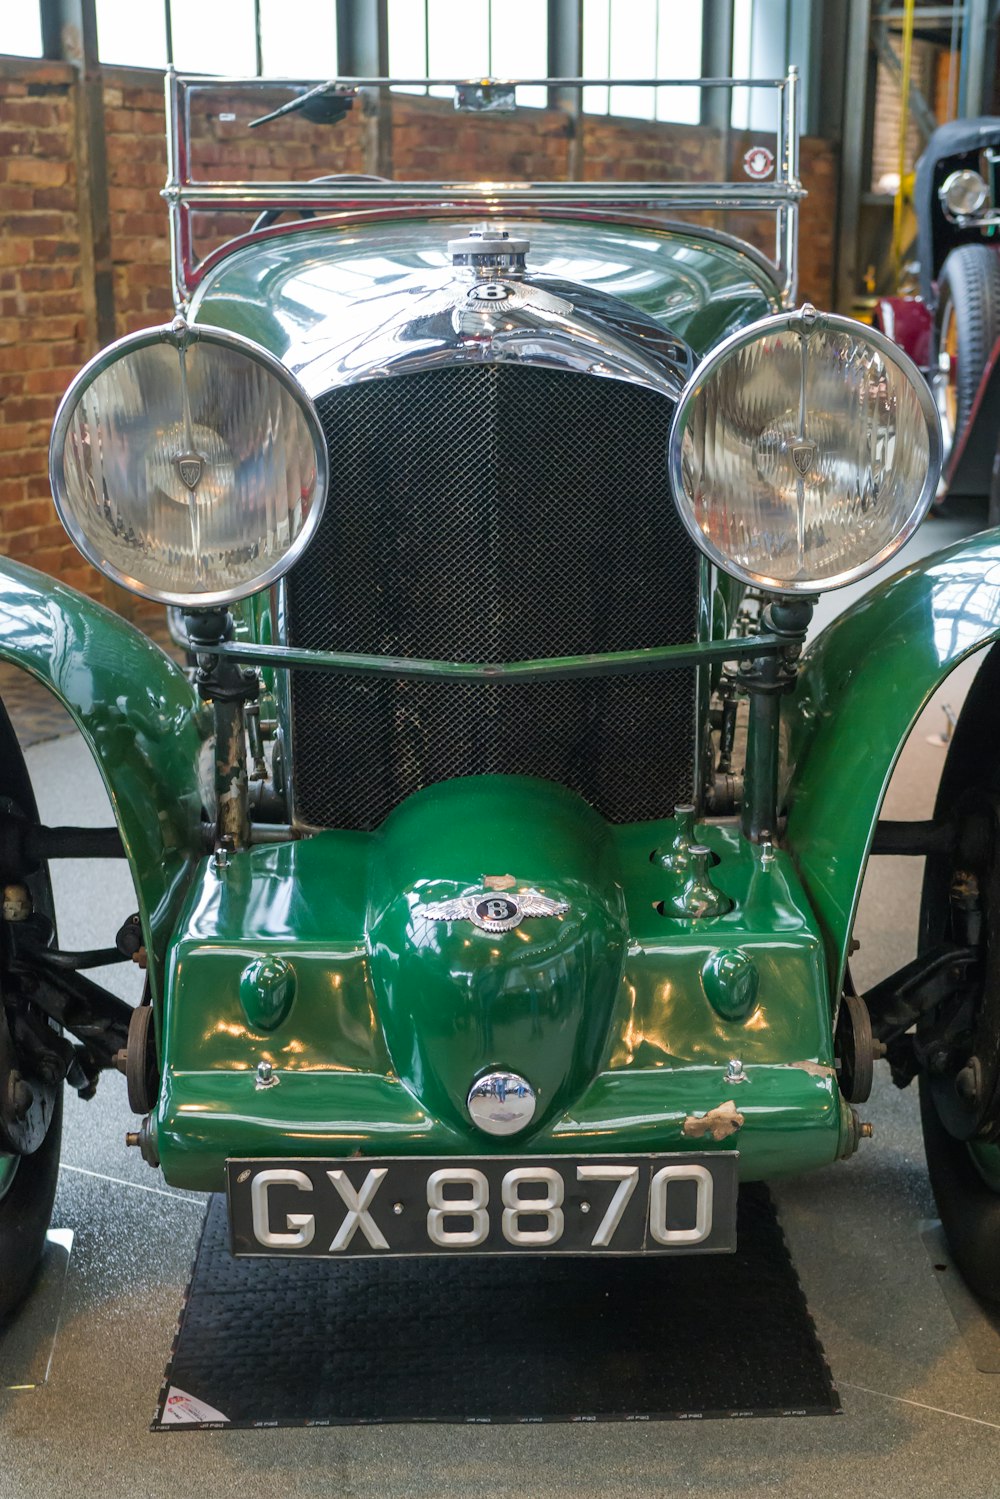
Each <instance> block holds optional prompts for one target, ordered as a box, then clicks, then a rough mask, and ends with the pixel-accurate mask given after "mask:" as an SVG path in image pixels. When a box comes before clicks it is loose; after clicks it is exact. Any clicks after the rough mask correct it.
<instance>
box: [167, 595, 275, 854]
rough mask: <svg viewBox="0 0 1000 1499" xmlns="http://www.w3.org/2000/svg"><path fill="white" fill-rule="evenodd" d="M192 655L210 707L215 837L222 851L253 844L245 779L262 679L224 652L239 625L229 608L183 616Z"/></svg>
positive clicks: (201, 692)
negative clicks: (252, 707)
mask: <svg viewBox="0 0 1000 1499" xmlns="http://www.w3.org/2000/svg"><path fill="white" fill-rule="evenodd" d="M184 629H185V630H186V632H187V637H188V641H189V642H190V646H191V650H192V651H193V652H194V654H195V657H196V659H197V662H198V671H197V675H196V677H195V684H196V686H197V688H198V693H199V695H200V696H201V698H202V699H203V700H204V701H205V702H207V703H210V704H211V706H212V718H213V724H214V729H215V804H216V818H215V835H216V848H217V849H221V850H223V851H227V850H235V849H240V848H247V847H248V846H249V843H250V787H249V780H248V777H247V721H246V709H247V705H248V703H255V702H256V701H257V698H258V695H259V692H260V679H259V678H258V676H257V673H256V672H255V671H253V670H250V671H243V670H241V668H240V667H239V665H238V664H237V663H236V662H235V661H234V660H233V659H232V658H231V657H227V656H223V655H222V654H221V652H220V647H221V646H223V645H226V644H230V643H232V641H233V637H234V633H235V626H234V624H233V616H232V615H231V614H230V613H229V611H228V610H227V609H194V610H192V611H191V612H190V613H186V614H185V615H184Z"/></svg>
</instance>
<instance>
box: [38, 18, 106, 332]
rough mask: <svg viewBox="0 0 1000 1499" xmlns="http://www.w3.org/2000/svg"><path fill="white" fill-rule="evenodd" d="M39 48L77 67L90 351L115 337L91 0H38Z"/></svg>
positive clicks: (82, 256) (100, 84)
mask: <svg viewBox="0 0 1000 1499" xmlns="http://www.w3.org/2000/svg"><path fill="white" fill-rule="evenodd" d="M41 18H42V52H43V54H44V56H45V57H48V58H52V59H55V60H57V61H59V62H68V63H70V64H71V66H72V67H73V68H74V69H75V71H76V87H75V95H74V98H75V109H74V112H73V113H74V125H75V139H74V153H75V158H76V185H77V199H78V204H79V218H80V261H81V278H82V284H81V289H82V292H83V303H84V312H85V314H86V318H87V325H88V333H89V335H90V340H91V342H92V344H93V346H94V348H95V349H98V348H103V346H104V345H105V344H108V343H110V342H111V340H112V339H113V338H114V336H115V305H114V285H113V280H112V272H111V222H110V216H109V212H108V163H107V152H106V149H105V140H104V84H103V78H102V74H101V64H100V60H99V58H98V53H97V13H96V8H95V0H41Z"/></svg>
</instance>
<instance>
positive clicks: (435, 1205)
mask: <svg viewBox="0 0 1000 1499" xmlns="http://www.w3.org/2000/svg"><path fill="white" fill-rule="evenodd" d="M386 1174H387V1168H386V1167H384V1166H380V1167H372V1169H371V1170H369V1172H368V1174H367V1176H366V1177H365V1180H364V1181H363V1182H362V1184H361V1186H360V1187H359V1188H358V1189H357V1190H355V1188H354V1187H353V1186H352V1185H351V1182H350V1181H349V1180H348V1177H347V1173H346V1171H344V1170H340V1169H337V1170H329V1171H327V1172H326V1175H327V1177H328V1178H329V1180H330V1182H331V1183H332V1185H333V1187H334V1188H335V1190H336V1192H337V1194H338V1196H339V1198H340V1200H341V1202H342V1203H343V1205H344V1207H345V1208H346V1213H345V1215H344V1218H343V1220H342V1222H341V1224H340V1227H339V1228H338V1229H337V1232H336V1234H335V1235H334V1238H333V1240H332V1242H331V1244H330V1247H329V1252H330V1253H331V1254H337V1253H340V1252H342V1251H343V1250H345V1249H347V1248H348V1246H349V1245H350V1243H351V1241H352V1239H353V1238H354V1236H355V1234H357V1233H360V1234H361V1235H362V1236H363V1237H364V1238H365V1239H366V1240H367V1242H368V1244H369V1246H370V1248H372V1249H373V1250H376V1251H379V1250H388V1249H389V1248H390V1245H389V1243H388V1241H387V1239H386V1237H385V1235H384V1234H383V1232H382V1230H381V1229H380V1228H379V1227H378V1225H377V1224H376V1222H375V1220H374V1218H373V1217H372V1215H371V1207H372V1203H373V1202H374V1200H375V1196H376V1193H377V1192H378V1191H379V1188H380V1187H381V1186H382V1184H383V1182H384V1180H385V1177H386ZM576 1180H577V1182H579V1183H581V1184H583V1185H586V1184H588V1183H594V1184H598V1183H604V1184H608V1185H611V1186H613V1187H614V1191H613V1193H612V1196H611V1199H610V1201H609V1203H608V1205H607V1207H606V1209H605V1211H604V1214H603V1216H602V1217H601V1220H600V1222H599V1223H598V1224H597V1225H596V1228H595V1230H594V1234H593V1237H592V1238H591V1240H590V1247H591V1248H592V1249H607V1248H609V1247H610V1246H611V1243H612V1241H613V1239H614V1236H615V1231H616V1229H617V1228H618V1226H619V1224H620V1223H621V1221H622V1218H623V1216H624V1214H625V1210H626V1208H627V1207H628V1204H629V1201H630V1200H631V1198H632V1195H633V1193H634V1192H635V1189H636V1187H637V1186H638V1184H639V1167H638V1166H630V1165H610V1164H609V1165H600V1166H588V1165H581V1166H577V1167H576ZM680 1182H692V1183H693V1184H694V1187H695V1212H694V1222H693V1223H692V1224H691V1226H690V1227H688V1228H671V1227H669V1226H668V1225H669V1221H670V1220H669V1213H668V1206H669V1199H670V1192H671V1188H672V1187H674V1186H675V1185H676V1184H677V1183H680ZM279 1186H280V1187H294V1188H295V1189H296V1190H297V1191H299V1192H302V1193H312V1192H313V1191H314V1187H313V1183H312V1182H311V1181H310V1179H309V1177H308V1176H307V1175H306V1174H305V1172H304V1171H298V1170H295V1169H293V1168H291V1167H275V1168H272V1169H269V1170H266V1171H260V1172H258V1173H257V1175H256V1176H255V1177H254V1179H253V1181H252V1183H251V1186H250V1202H251V1211H252V1218H253V1232H254V1237H255V1238H256V1240H257V1242H258V1244H260V1245H261V1247H262V1248H264V1249H272V1250H286V1251H287V1250H303V1249H307V1248H308V1247H309V1245H310V1244H311V1243H312V1242H313V1239H314V1237H315V1233H316V1219H315V1216H314V1215H313V1214H312V1213H308V1212H302V1213H287V1212H286V1214H285V1226H284V1228H283V1229H274V1228H272V1227H271V1215H270V1203H269V1195H268V1194H269V1192H270V1190H271V1188H272V1187H279ZM446 1189H447V1192H446ZM713 1190H714V1189H713V1180H712V1173H711V1172H710V1171H709V1170H708V1168H707V1167H705V1166H702V1165H699V1164H698V1163H696V1162H693V1161H692V1162H675V1163H673V1164H671V1165H668V1166H661V1167H660V1168H659V1169H658V1170H656V1171H655V1172H654V1173H653V1175H652V1178H651V1180H650V1184H649V1200H648V1207H647V1220H646V1227H647V1229H648V1232H649V1236H650V1238H652V1239H653V1240H654V1241H655V1242H656V1243H657V1244H661V1245H664V1246H671V1245H676V1246H678V1247H680V1246H682V1245H683V1246H685V1247H686V1248H693V1247H695V1246H696V1245H698V1244H701V1243H703V1242H704V1241H705V1240H706V1239H707V1238H708V1237H709V1235H710V1234H711V1232H712V1206H713ZM426 1196H427V1219H426V1227H427V1237H428V1239H429V1240H430V1242H431V1243H432V1244H435V1245H437V1247H438V1248H439V1249H451V1250H455V1249H475V1248H477V1247H478V1246H480V1245H482V1244H484V1243H485V1242H486V1239H487V1237H488V1236H489V1233H490V1226H491V1221H493V1220H492V1219H491V1214H493V1215H495V1214H496V1213H499V1216H500V1229H501V1232H502V1234H503V1237H504V1239H505V1240H506V1242H507V1243H508V1244H510V1245H511V1246H513V1247H514V1248H517V1249H532V1248H537V1249H551V1248H553V1247H554V1246H555V1245H557V1244H558V1243H559V1241H560V1239H561V1238H562V1236H563V1230H564V1228H565V1222H566V1219H565V1209H564V1202H565V1184H564V1181H563V1176H562V1173H561V1172H559V1171H557V1170H556V1169H555V1168H554V1167H552V1166H530V1165H529V1166H515V1167H512V1168H511V1169H510V1170H509V1171H507V1172H506V1173H505V1174H504V1176H503V1178H502V1180H501V1184H500V1202H499V1204H496V1203H493V1204H491V1202H490V1184H489V1181H488V1180H487V1178H486V1176H485V1174H484V1173H483V1172H482V1171H480V1170H478V1169H477V1168H476V1167H473V1166H444V1167H440V1168H439V1169H438V1170H436V1171H432V1172H431V1173H430V1175H429V1176H428V1178H427V1192H426ZM303 1206H306V1203H303ZM583 1206H584V1207H585V1208H587V1207H589V1204H587V1203H584V1204H583ZM524 1220H528V1222H529V1223H530V1225H531V1226H530V1227H528V1226H526V1224H525V1222H524ZM539 1220H542V1221H541V1224H540V1226H539Z"/></svg>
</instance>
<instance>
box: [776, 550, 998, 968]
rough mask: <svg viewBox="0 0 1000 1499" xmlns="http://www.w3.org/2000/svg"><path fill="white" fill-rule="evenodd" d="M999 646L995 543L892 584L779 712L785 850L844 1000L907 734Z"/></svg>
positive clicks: (841, 625) (851, 622)
mask: <svg viewBox="0 0 1000 1499" xmlns="http://www.w3.org/2000/svg"><path fill="white" fill-rule="evenodd" d="M998 635H1000V532H997V531H984V532H982V533H981V534H980V535H978V536H973V537H971V538H969V539H968V540H965V541H962V542H959V543H958V545H956V546H953V547H950V548H949V549H948V550H947V551H943V552H940V553H938V555H937V556H934V557H931V558H929V559H928V560H927V561H926V562H924V563H921V564H920V565H918V566H916V567H910V568H907V569H906V570H905V571H904V572H901V573H898V574H896V575H895V576H894V577H891V578H888V579H887V580H886V581H885V582H884V583H882V584H880V585H879V586H878V587H876V588H874V589H873V590H872V591H871V593H869V594H866V595H865V597H864V598H863V599H861V600H860V602H859V603H857V604H856V605H855V606H854V607H853V608H852V609H849V610H848V611H847V612H846V613H845V614H843V615H842V616H841V617H840V618H839V619H837V620H836V621H835V622H834V623H833V624H832V625H831V626H830V627H829V629H827V630H826V631H824V633H823V634H822V635H821V636H820V637H819V639H818V640H817V642H816V644H815V646H814V647H813V648H812V649H811V650H810V651H809V652H808V654H807V656H806V660H805V665H804V669H803V672H802V676H801V678H800V680H799V684H798V688H797V690H796V692H795V694H794V696H793V697H789V698H788V699H786V701H785V704H784V717H785V732H786V739H787V747H788V750H787V777H786V779H787V793H786V802H787V808H788V827H787V833H786V839H785V842H786V846H787V847H788V849H789V851H790V853H791V854H792V857H793V858H794V859H795V861H796V865H797V867H798V870H799V873H800V875H801V877H802V881H803V884H804V885H805V888H806V891H807V893H808V896H809V899H810V901H811V903H812V907H813V909H814V911H815V912H816V915H817V918H818V920H819V923H820V927H821V929H822V931H823V934H824V937H825V940H826V945H827V953H828V961H829V965H830V976H831V984H832V987H833V992H834V993H839V992H840V985H841V983H842V981H843V973H844V969H845V966H846V963H847V954H848V945H849V943H850V937H851V927H852V925H853V922H854V914H855V911H856V909H857V903H858V898H859V896H860V893H861V882H862V879H863V877H864V870H865V863H866V861H867V856H868V850H869V848H870V846H871V840H872V836H873V834H874V830H875V823H876V820H877V818H878V813H879V809H880V807H881V805H882V801H883V798H884V796H885V792H886V789H887V787H888V784H889V778H890V776H891V775H892V771H893V768H894V766H895V764H896V761H897V759H898V758H899V754H900V751H901V750H902V747H903V744H904V742H905V740H906V738H907V735H908V734H909V732H910V730H911V728H912V727H913V725H914V723H915V722H916V720H917V718H918V717H919V715H920V713H921V711H922V710H923V708H924V707H925V706H926V705H927V703H928V701H929V700H930V698H931V697H932V696H933V694H934V692H935V691H936V689H937V688H938V687H939V686H940V685H941V683H942V682H943V681H944V679H945V678H946V677H947V676H948V674H949V672H951V671H952V669H953V668H954V667H956V666H957V665H958V664H959V662H960V661H963V660H965V659H966V657H968V656H971V655H973V654H974V653H975V652H976V651H979V650H981V649H982V648H983V646H985V645H989V644H991V643H992V642H993V641H995V640H996V639H997V638H998Z"/></svg>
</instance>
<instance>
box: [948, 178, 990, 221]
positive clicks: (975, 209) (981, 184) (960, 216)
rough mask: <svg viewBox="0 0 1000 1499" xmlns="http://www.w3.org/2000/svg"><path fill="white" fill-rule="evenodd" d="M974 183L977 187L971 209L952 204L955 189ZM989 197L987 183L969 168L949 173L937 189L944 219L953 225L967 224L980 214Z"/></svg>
mask: <svg viewBox="0 0 1000 1499" xmlns="http://www.w3.org/2000/svg"><path fill="white" fill-rule="evenodd" d="M972 181H975V182H976V184H977V185H978V189H979V191H978V193H977V195H976V201H975V203H974V205H973V206H972V207H971V208H957V207H956V206H955V204H954V203H953V202H952V199H953V198H954V197H955V196H956V189H957V188H961V187H964V186H967V185H968V184H969V183H970V182H972ZM989 196H990V187H989V183H988V182H987V181H986V179H985V177H984V176H983V175H982V173H981V172H976V171H973V169H972V168H971V167H962V168H961V169H960V170H959V171H957V172H950V173H949V174H948V176H947V177H946V178H945V179H944V181H943V182H942V184H941V186H940V187H939V188H938V200H939V202H940V204H941V209H942V212H943V213H944V216H945V218H946V219H949V220H950V221H951V222H952V223H953V224H967V223H969V222H970V221H972V220H974V219H975V218H976V216H977V215H978V214H980V213H982V211H983V209H984V208H985V207H986V206H987V204H988V202H989Z"/></svg>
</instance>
